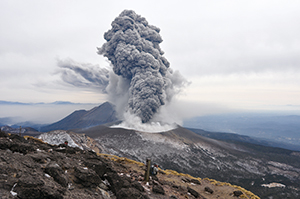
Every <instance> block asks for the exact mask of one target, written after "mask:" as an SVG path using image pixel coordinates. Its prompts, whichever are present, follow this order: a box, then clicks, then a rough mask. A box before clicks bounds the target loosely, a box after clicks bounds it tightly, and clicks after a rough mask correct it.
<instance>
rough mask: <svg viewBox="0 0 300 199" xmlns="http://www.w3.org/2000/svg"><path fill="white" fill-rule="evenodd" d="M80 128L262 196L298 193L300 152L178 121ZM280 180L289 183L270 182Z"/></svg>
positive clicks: (112, 148) (127, 151) (121, 148)
mask: <svg viewBox="0 0 300 199" xmlns="http://www.w3.org/2000/svg"><path fill="white" fill-rule="evenodd" d="M75 132H76V133H84V134H85V135H87V136H89V137H91V138H93V139H95V140H96V141H97V142H98V143H99V144H101V145H102V147H103V148H104V153H108V154H113V155H117V156H120V157H127V158H130V159H133V160H136V161H145V160H146V159H147V158H151V160H153V161H154V162H156V163H158V164H159V165H160V167H161V168H164V169H172V170H176V171H177V172H182V173H188V174H190V175H193V176H196V177H200V178H205V177H208V178H213V179H216V180H219V181H223V182H224V181H225V182H229V183H232V184H237V185H239V186H242V187H244V188H246V189H248V190H250V191H252V192H253V193H255V194H257V195H259V196H260V197H262V198H268V197H271V198H273V199H277V198H278V199H279V198H298V197H299V195H300V186H299V184H300V158H299V157H300V152H297V151H292V150H286V149H281V148H274V147H266V146H261V145H257V144H251V143H245V142H238V141H236V142H225V141H220V140H215V139H211V138H207V137H203V136H200V135H198V134H196V133H194V132H192V131H190V130H188V129H185V128H182V127H178V128H176V129H173V130H171V131H167V132H161V133H146V132H140V131H134V130H127V129H120V128H109V127H106V126H101V125H100V126H95V127H91V128H88V129H81V130H79V129H77V130H76V131H75ZM274 182H275V183H279V184H280V185H282V186H285V188H266V187H264V186H262V185H263V184H264V185H269V184H270V183H274Z"/></svg>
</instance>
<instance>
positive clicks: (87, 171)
mask: <svg viewBox="0 0 300 199" xmlns="http://www.w3.org/2000/svg"><path fill="white" fill-rule="evenodd" d="M46 134H48V133H46ZM74 136H76V135H74ZM78 136H80V135H78ZM0 157H1V158H0V177H1V178H0V198H3V199H4V198H20V199H27V198H31V199H49V198H52V199H81V198H88V199H92V198H93V199H135V198H139V199H195V198H198V199H204V198H207V199H219V198H223V199H231V198H233V197H234V196H241V197H243V198H251V199H258V197H257V196H255V195H254V194H253V193H251V192H249V191H247V190H245V189H243V188H241V187H238V186H234V185H230V184H228V183H222V182H217V181H215V180H211V179H200V178H195V177H192V176H190V175H186V174H178V173H177V172H175V171H170V170H165V171H163V170H159V172H158V174H157V175H156V176H152V177H151V178H150V179H149V182H148V183H146V182H145V180H144V174H145V168H146V167H145V164H143V163H141V162H135V161H133V160H130V159H126V158H119V157H115V156H110V155H106V154H96V153H95V152H92V151H88V150H81V149H79V148H73V147H69V146H66V145H59V146H57V145H49V144H46V143H43V142H41V140H38V139H35V138H32V137H26V138H25V139H24V138H23V137H19V136H18V135H13V134H12V135H9V134H5V133H3V132H1V131H0Z"/></svg>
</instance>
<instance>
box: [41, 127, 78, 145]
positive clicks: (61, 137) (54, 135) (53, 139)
mask: <svg viewBox="0 0 300 199" xmlns="http://www.w3.org/2000/svg"><path fill="white" fill-rule="evenodd" d="M38 138H39V139H41V140H43V141H44V142H47V143H48V144H52V145H59V144H63V143H64V142H65V141H68V146H70V147H79V148H80V149H82V147H81V146H79V145H77V144H76V143H75V142H74V140H73V139H72V138H71V136H70V135H69V134H68V133H67V132H66V131H63V130H56V131H51V132H48V133H44V134H41V135H40V136H39V137H38Z"/></svg>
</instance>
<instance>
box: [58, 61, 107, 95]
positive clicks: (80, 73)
mask: <svg viewBox="0 0 300 199" xmlns="http://www.w3.org/2000/svg"><path fill="white" fill-rule="evenodd" d="M57 65H58V67H59V68H60V70H59V73H60V75H61V78H62V80H63V81H64V82H66V83H68V84H70V85H72V86H75V87H82V88H88V89H91V88H92V89H97V90H99V89H100V90H101V91H102V92H103V93H106V87H107V85H108V83H109V70H108V69H106V68H100V67H99V66H98V65H93V64H89V63H78V62H75V61H73V60H71V59H66V60H58V63H57Z"/></svg>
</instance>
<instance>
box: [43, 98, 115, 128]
mask: <svg viewBox="0 0 300 199" xmlns="http://www.w3.org/2000/svg"><path fill="white" fill-rule="evenodd" d="M116 120H117V117H116V112H115V110H114V107H113V105H112V104H111V103H109V102H105V103H103V104H101V105H100V106H98V107H94V108H93V109H91V110H89V111H86V110H78V111H75V112H73V113H71V114H70V115H68V116H67V117H65V118H63V119H62V120H60V121H58V122H55V123H53V124H50V125H47V126H44V127H41V131H42V132H47V131H52V130H68V129H76V128H87V127H91V126H96V125H100V124H105V123H109V122H114V121H116Z"/></svg>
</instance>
